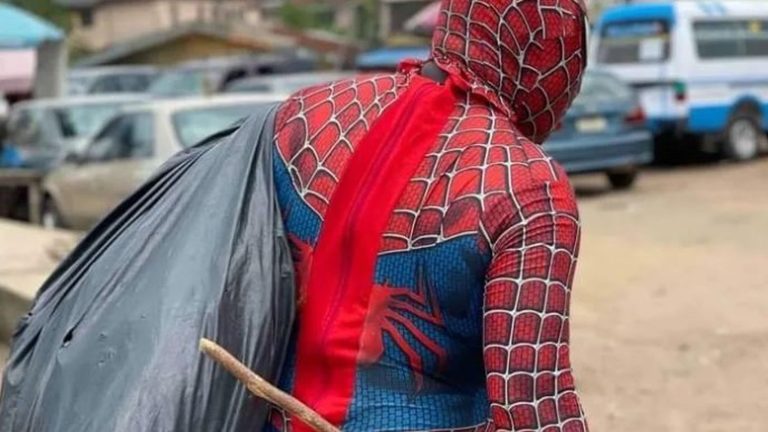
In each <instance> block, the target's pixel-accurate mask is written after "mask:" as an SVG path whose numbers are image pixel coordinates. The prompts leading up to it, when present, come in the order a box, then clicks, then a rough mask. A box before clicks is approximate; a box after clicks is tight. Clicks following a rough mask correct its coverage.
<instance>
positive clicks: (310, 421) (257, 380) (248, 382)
mask: <svg viewBox="0 0 768 432" xmlns="http://www.w3.org/2000/svg"><path fill="white" fill-rule="evenodd" d="M200 351H202V352H203V353H205V354H206V355H208V356H209V357H211V358H212V359H213V360H215V361H216V362H217V363H219V364H220V365H221V366H223V367H224V369H226V370H228V371H229V373H231V374H232V375H234V376H235V378H237V379H238V381H240V382H241V383H243V384H244V385H245V387H246V388H247V389H248V390H249V391H250V392H251V393H253V394H254V395H256V396H258V397H260V398H262V399H264V400H266V401H268V402H271V403H273V404H275V405H277V406H278V407H280V408H282V409H284V410H285V411H286V412H288V413H289V414H291V415H294V416H296V417H298V418H299V419H301V421H302V422H304V423H306V424H307V426H310V427H312V428H313V429H315V430H316V431H318V432H340V431H339V429H337V428H336V427H335V426H333V425H332V424H331V423H329V422H328V421H327V420H326V419H324V418H322V417H321V416H320V415H319V414H318V413H316V412H314V411H312V409H310V408H309V407H308V406H306V405H304V404H303V403H301V401H299V400H298V399H296V398H294V397H293V396H291V395H289V394H287V393H285V392H283V391H281V390H280V389H278V388H276V387H274V386H273V385H272V384H270V383H269V382H267V381H266V380H265V379H264V378H262V377H260V376H258V375H256V374H255V373H254V372H253V371H251V370H250V369H248V367H247V366H245V365H244V364H243V363H241V362H240V361H239V360H237V359H236V358H235V357H234V356H233V355H232V354H230V353H229V352H227V350H225V349H224V348H222V347H221V346H219V345H217V344H216V343H215V342H212V341H210V340H208V339H200Z"/></svg>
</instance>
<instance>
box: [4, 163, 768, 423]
mask: <svg viewBox="0 0 768 432" xmlns="http://www.w3.org/2000/svg"><path fill="white" fill-rule="evenodd" d="M575 184H576V186H577V190H578V191H579V196H580V204H581V211H582V218H583V223H584V224H583V228H584V240H583V246H582V259H581V267H580V273H579V277H578V281H577V284H576V288H575V295H574V304H573V330H572V335H573V357H574V363H575V368H576V377H577V383H578V384H579V386H580V388H581V391H582V393H583V399H584V404H585V408H586V410H587V414H588V415H589V418H590V423H591V426H592V430H594V431H597V432H600V431H622V432H647V431H664V432H677V431H686V432H687V431H697V432H710V431H711V432H715V431H717V432H722V431H725V430H738V431H740V432H751V431H755V432H757V431H764V430H766V425H767V424H768V397H766V395H768V393H766V391H768V390H766V389H767V388H768V319H766V318H765V316H766V311H768V293H766V292H765V289H766V287H768V247H767V246H766V245H767V244H768V217H767V216H766V215H768V159H763V160H761V161H759V162H755V163H751V164H746V165H731V164H721V165H712V166H697V167H693V168H677V169H675V170H673V171H651V172H649V173H648V174H647V175H646V176H644V177H643V179H642V180H641V182H640V184H639V186H638V188H637V189H636V190H634V191H632V192H628V193H611V192H608V191H607V190H606V187H605V186H604V182H603V179H602V177H599V176H592V177H586V178H578V179H576V180H575ZM3 238H4V239H5V237H3ZM24 243H26V242H24V241H21V240H19V241H17V242H11V244H14V248H13V250H14V251H17V252H19V251H25V250H26V251H27V253H28V254H29V253H31V252H32V251H31V249H30V248H29V247H26V248H25V247H24V246H23V244H24ZM4 244H5V243H4ZM43 244H47V245H49V246H47V247H46V248H44V250H47V251H48V252H45V254H44V255H48V256H50V255H51V252H50V251H51V247H53V250H54V251H55V250H56V247H55V246H52V245H55V244H56V242H54V243H51V242H50V241H46V242H43ZM3 250H5V251H6V252H9V251H11V249H7V248H6V247H5V246H3V248H0V254H3V252H4V251H3ZM40 251H41V250H40V249H39V247H38V249H37V254H40V253H41V252H40ZM15 255H18V253H17V254H15ZM15 255H14V256H15ZM54 255H55V253H54ZM1 256H3V255H0V257H1ZM3 259H4V258H3ZM0 262H2V260H0ZM13 262H15V263H16V267H15V268H17V269H28V270H34V269H37V270H43V269H45V268H48V267H47V266H50V263H49V262H46V261H45V259H43V258H34V257H32V255H28V256H27V257H26V258H23V257H17V259H15V260H14V261H13ZM37 270H35V271H37ZM37 273H38V276H35V277H36V278H37V279H38V280H39V279H40V278H41V277H42V276H41V275H39V273H40V272H39V271H38V272H37ZM1 276H2V272H0V277H1ZM35 277H31V278H30V279H25V278H22V279H21V280H31V279H34V278H35ZM30 283H31V282H30ZM2 356H3V351H2V348H1V347H0V358H2ZM0 363H1V362H0Z"/></svg>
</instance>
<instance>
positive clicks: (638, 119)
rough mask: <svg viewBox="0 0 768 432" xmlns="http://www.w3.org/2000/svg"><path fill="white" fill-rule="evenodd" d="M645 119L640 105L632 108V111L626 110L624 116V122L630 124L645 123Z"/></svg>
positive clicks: (641, 124) (639, 124)
mask: <svg viewBox="0 0 768 432" xmlns="http://www.w3.org/2000/svg"><path fill="white" fill-rule="evenodd" d="M645 120H646V117H645V111H644V110H643V107H641V106H640V105H638V106H636V107H635V108H633V109H632V111H630V112H628V113H627V115H626V116H624V122H625V123H626V124H628V125H630V126H643V125H644V124H645Z"/></svg>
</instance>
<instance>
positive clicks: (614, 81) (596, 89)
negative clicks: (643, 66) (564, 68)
mask: <svg viewBox="0 0 768 432" xmlns="http://www.w3.org/2000/svg"><path fill="white" fill-rule="evenodd" d="M632 97H633V93H632V89H631V88H630V87H629V86H628V85H627V84H625V83H623V82H622V81H621V80H619V79H618V78H616V77H615V76H613V75H611V74H607V73H600V72H587V73H586V74H584V79H583V80H582V84H581V92H580V93H579V96H578V97H577V98H576V100H575V101H574V104H576V105H579V104H585V103H596V102H615V101H627V100H629V99H632Z"/></svg>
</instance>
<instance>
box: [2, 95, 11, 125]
mask: <svg viewBox="0 0 768 432" xmlns="http://www.w3.org/2000/svg"><path fill="white" fill-rule="evenodd" d="M10 110H11V105H10V104H9V103H8V100H7V99H6V98H5V95H4V94H2V93H0V122H4V121H5V120H6V119H7V118H8V112H9V111H10Z"/></svg>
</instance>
